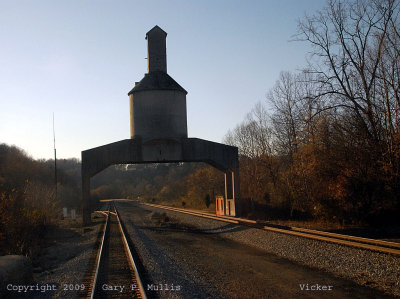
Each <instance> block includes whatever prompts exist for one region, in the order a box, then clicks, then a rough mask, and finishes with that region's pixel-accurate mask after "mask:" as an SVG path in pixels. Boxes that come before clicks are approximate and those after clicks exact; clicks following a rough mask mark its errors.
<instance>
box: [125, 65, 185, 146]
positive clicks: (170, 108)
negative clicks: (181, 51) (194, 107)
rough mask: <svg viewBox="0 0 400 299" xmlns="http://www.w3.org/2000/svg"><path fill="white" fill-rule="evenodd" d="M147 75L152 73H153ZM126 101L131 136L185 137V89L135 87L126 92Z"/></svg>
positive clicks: (151, 137) (145, 139) (145, 138)
mask: <svg viewBox="0 0 400 299" xmlns="http://www.w3.org/2000/svg"><path fill="white" fill-rule="evenodd" d="M158 74H159V75H160V74H162V73H161V72H159V73H158ZM165 75H166V74H165ZM146 76H148V77H155V76H154V73H150V74H147V75H146ZM158 77H160V76H158ZM142 81H143V80H142ZM140 84H141V83H139V84H138V87H140ZM129 102H130V110H131V111H130V124H131V138H136V139H137V138H141V139H142V141H143V142H145V141H147V140H151V139H160V138H163V139H177V140H179V139H181V138H186V137H187V116H186V92H184V91H179V90H140V91H134V92H132V93H131V94H130V95H129Z"/></svg>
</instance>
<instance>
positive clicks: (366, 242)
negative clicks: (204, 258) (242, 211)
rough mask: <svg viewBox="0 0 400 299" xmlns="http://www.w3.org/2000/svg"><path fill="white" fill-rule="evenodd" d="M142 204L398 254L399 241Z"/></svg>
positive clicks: (399, 249) (399, 252)
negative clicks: (267, 223)
mask: <svg viewBox="0 0 400 299" xmlns="http://www.w3.org/2000/svg"><path fill="white" fill-rule="evenodd" d="M144 205H148V206H152V207H156V208H160V209H164V210H169V211H174V212H179V213H184V214H189V215H193V216H197V217H203V218H208V219H213V220H218V221H223V222H228V223H233V224H240V225H245V226H249V227H253V228H258V229H263V230H267V231H272V232H276V233H281V234H286V235H292V236H297V237H302V238H307V239H313V240H319V241H323V242H329V243H335V244H340V245H344V246H349V247H355V248H361V249H365V250H372V251H376V252H381V253H386V254H392V255H396V256H400V243H396V242H388V241H382V240H376V239H368V238H361V237H355V236H350V235H342V234H336V233H330V232H324V231H318V230H312V229H305V228H300V227H291V226H280V225H265V224H261V223H257V221H254V220H249V219H243V218H234V217H230V216H216V215H213V214H210V213H205V212H201V211H196V210H187V209H181V208H174V207H167V206H162V205H156V204H147V203H145V204H144Z"/></svg>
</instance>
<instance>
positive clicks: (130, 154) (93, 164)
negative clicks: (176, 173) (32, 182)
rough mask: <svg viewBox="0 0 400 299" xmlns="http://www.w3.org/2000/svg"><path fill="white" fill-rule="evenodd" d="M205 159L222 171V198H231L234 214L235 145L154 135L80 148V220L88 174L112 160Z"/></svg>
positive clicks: (87, 218)
mask: <svg viewBox="0 0 400 299" xmlns="http://www.w3.org/2000/svg"><path fill="white" fill-rule="evenodd" d="M173 162H205V163H208V164H210V165H211V166H214V167H215V168H217V169H219V170H221V171H223V172H224V173H225V184H226V187H225V198H226V199H231V201H230V204H227V207H228V206H229V205H230V207H231V208H230V210H229V209H228V212H229V211H231V214H228V215H232V216H234V215H235V206H236V207H237V206H238V204H237V202H236V201H237V200H238V194H239V190H238V186H239V175H238V172H239V165H238V149H237V147H234V146H229V145H225V144H221V143H216V142H211V141H207V140H202V139H198V138H182V139H181V140H180V141H176V140H171V139H155V140H151V141H148V142H145V143H143V142H142V141H141V140H140V139H126V140H121V141H118V142H115V143H110V144H107V145H103V146H100V147H96V148H93V149H89V150H86V151H83V152H82V192H83V193H82V195H83V218H84V224H87V223H89V222H90V212H91V206H90V178H91V177H92V176H94V175H95V174H97V173H98V172H100V171H102V170H103V169H105V168H107V167H108V166H110V165H113V164H136V163H173Z"/></svg>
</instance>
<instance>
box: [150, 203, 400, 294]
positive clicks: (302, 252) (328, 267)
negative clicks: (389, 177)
mask: <svg viewBox="0 0 400 299" xmlns="http://www.w3.org/2000/svg"><path fill="white" fill-rule="evenodd" d="M143 207H145V208H146V209H148V210H150V211H155V212H162V213H166V215H168V216H169V217H174V218H177V219H179V221H180V222H181V223H184V224H186V225H189V226H193V227H196V228H197V229H200V230H202V231H204V232H208V233H211V234H218V235H220V236H222V237H224V238H227V239H230V240H233V241H236V242H240V243H242V244H246V245H248V246H252V247H255V248H258V249H261V250H265V251H266V252H268V253H272V254H275V255H277V256H280V257H284V258H287V259H289V260H292V261H295V262H297V263H300V264H303V265H307V266H310V267H313V268H318V269H322V270H325V271H328V272H331V273H333V274H335V275H337V276H339V277H344V278H348V279H351V280H353V281H355V282H357V283H359V284H361V285H365V286H370V287H373V288H377V289H380V290H383V291H385V292H386V293H388V294H392V295H395V296H400V258H399V257H396V256H394V255H390V254H384V253H379V252H373V251H369V250H363V249H358V248H352V247H348V246H343V245H338V244H333V243H328V242H323V241H317V240H311V239H306V238H302V237H296V236H290V235H285V234H281V233H275V232H271V231H265V230H261V229H256V228H249V227H245V226H242V225H236V224H230V223H226V222H221V221H217V220H212V219H206V218H201V217H196V216H191V215H187V214H183V213H179V212H174V211H170V210H164V209H160V208H156V207H151V206H147V205H145V206H143Z"/></svg>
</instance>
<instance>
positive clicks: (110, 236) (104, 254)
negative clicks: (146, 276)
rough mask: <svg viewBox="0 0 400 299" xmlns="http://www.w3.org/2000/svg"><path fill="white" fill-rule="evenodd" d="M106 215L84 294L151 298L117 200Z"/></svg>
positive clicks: (85, 281)
mask: <svg viewBox="0 0 400 299" xmlns="http://www.w3.org/2000/svg"><path fill="white" fill-rule="evenodd" d="M98 212H100V213H102V214H104V215H105V217H106V221H105V224H104V227H103V230H102V233H101V236H99V237H100V241H99V242H98V246H97V247H98V250H97V252H96V254H93V258H92V260H91V261H89V267H91V270H89V272H88V273H87V275H86V277H85V278H84V283H85V284H86V285H87V286H88V287H87V289H86V292H81V293H80V294H79V297H81V298H144V299H145V298H147V297H146V293H145V291H144V288H143V284H142V282H141V279H140V276H139V272H138V270H137V267H136V265H135V262H134V259H133V256H132V253H131V250H130V248H129V245H128V242H127V238H126V236H125V232H124V229H123V225H122V224H121V220H120V217H119V214H118V211H117V210H116V207H115V205H114V203H110V204H109V206H108V209H107V211H98Z"/></svg>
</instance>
